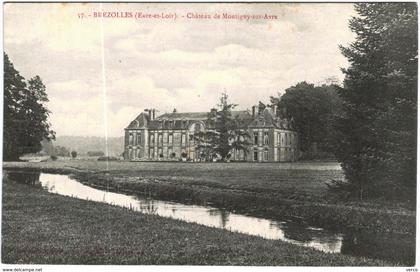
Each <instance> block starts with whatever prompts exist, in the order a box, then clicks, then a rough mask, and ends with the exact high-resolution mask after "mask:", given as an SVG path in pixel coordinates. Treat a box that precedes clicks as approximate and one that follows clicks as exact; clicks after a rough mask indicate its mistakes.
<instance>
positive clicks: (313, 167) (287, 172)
mask: <svg viewBox="0 0 420 272" xmlns="http://www.w3.org/2000/svg"><path fill="white" fill-rule="evenodd" d="M3 166H4V167H6V168H8V167H23V168H25V167H31V168H32V167H33V168H40V169H57V170H60V169H67V170H70V171H74V170H79V171H92V172H95V173H100V172H109V173H112V176H113V177H116V178H119V179H127V180H132V179H133V178H149V179H160V180H162V181H165V182H170V183H172V184H174V183H176V184H179V185H187V186H207V187H214V188H219V189H236V190H241V191H253V192H259V193H264V192H267V193H280V194H281V195H291V196H293V195H298V196H300V197H303V196H305V195H309V196H311V198H316V199H322V198H324V197H325V194H326V192H327V191H326V190H327V186H326V184H325V182H327V181H330V180H331V179H343V172H342V170H341V168H340V165H339V164H338V163H336V162H297V163H182V162H126V161H117V162H115V161H112V162H108V163H107V162H98V161H91V160H89V161H87V160H77V159H76V160H66V161H55V162H54V161H48V162H41V163H29V162H24V163H22V162H5V163H4V164H3Z"/></svg>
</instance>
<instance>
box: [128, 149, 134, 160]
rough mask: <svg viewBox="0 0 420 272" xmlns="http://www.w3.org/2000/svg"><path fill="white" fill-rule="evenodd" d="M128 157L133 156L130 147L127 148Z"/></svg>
mask: <svg viewBox="0 0 420 272" xmlns="http://www.w3.org/2000/svg"><path fill="white" fill-rule="evenodd" d="M128 158H129V159H132V158H133V150H132V149H131V147H130V148H129V149H128Z"/></svg>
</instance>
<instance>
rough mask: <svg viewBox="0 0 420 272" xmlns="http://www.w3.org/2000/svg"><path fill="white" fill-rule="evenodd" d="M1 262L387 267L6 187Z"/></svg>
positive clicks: (25, 188)
mask: <svg viewBox="0 0 420 272" xmlns="http://www.w3.org/2000/svg"><path fill="white" fill-rule="evenodd" d="M2 262H3V263H26V264H28V263H36V264H180V265H181V264H190V265H193V264H203V265H204V264H211V265H288V266H296V265H306V266H353V265H354V266H368V265H376V266H384V265H389V264H388V263H386V262H383V261H379V260H370V259H365V258H355V257H350V256H344V255H339V254H328V253H322V252H319V251H316V250H312V249H308V248H302V247H299V246H295V245H291V244H287V243H284V242H282V241H275V240H265V239H262V238H258V237H252V236H248V235H243V234H239V233H231V232H227V231H224V230H220V229H215V228H209V227H204V226H200V225H197V224H189V223H185V222H181V221H176V220H172V219H167V218H161V217H158V216H154V215H145V214H141V213H136V212H132V211H128V210H126V209H123V208H119V207H114V206H110V205H106V204H102V203H94V202H88V201H84V200H78V199H73V198H68V197H64V196H60V195H54V194H50V193H47V192H45V191H44V190H42V189H40V188H36V187H30V186H27V185H23V184H17V183H12V182H8V181H3V218H2Z"/></svg>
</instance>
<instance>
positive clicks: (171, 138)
mask: <svg viewBox="0 0 420 272" xmlns="http://www.w3.org/2000/svg"><path fill="white" fill-rule="evenodd" d="M173 139H174V136H173V135H172V134H169V135H168V144H170V145H172V141H173Z"/></svg>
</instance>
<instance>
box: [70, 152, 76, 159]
mask: <svg viewBox="0 0 420 272" xmlns="http://www.w3.org/2000/svg"><path fill="white" fill-rule="evenodd" d="M71 157H72V158H73V159H75V158H76V157H77V152H76V151H72V152H71Z"/></svg>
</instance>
